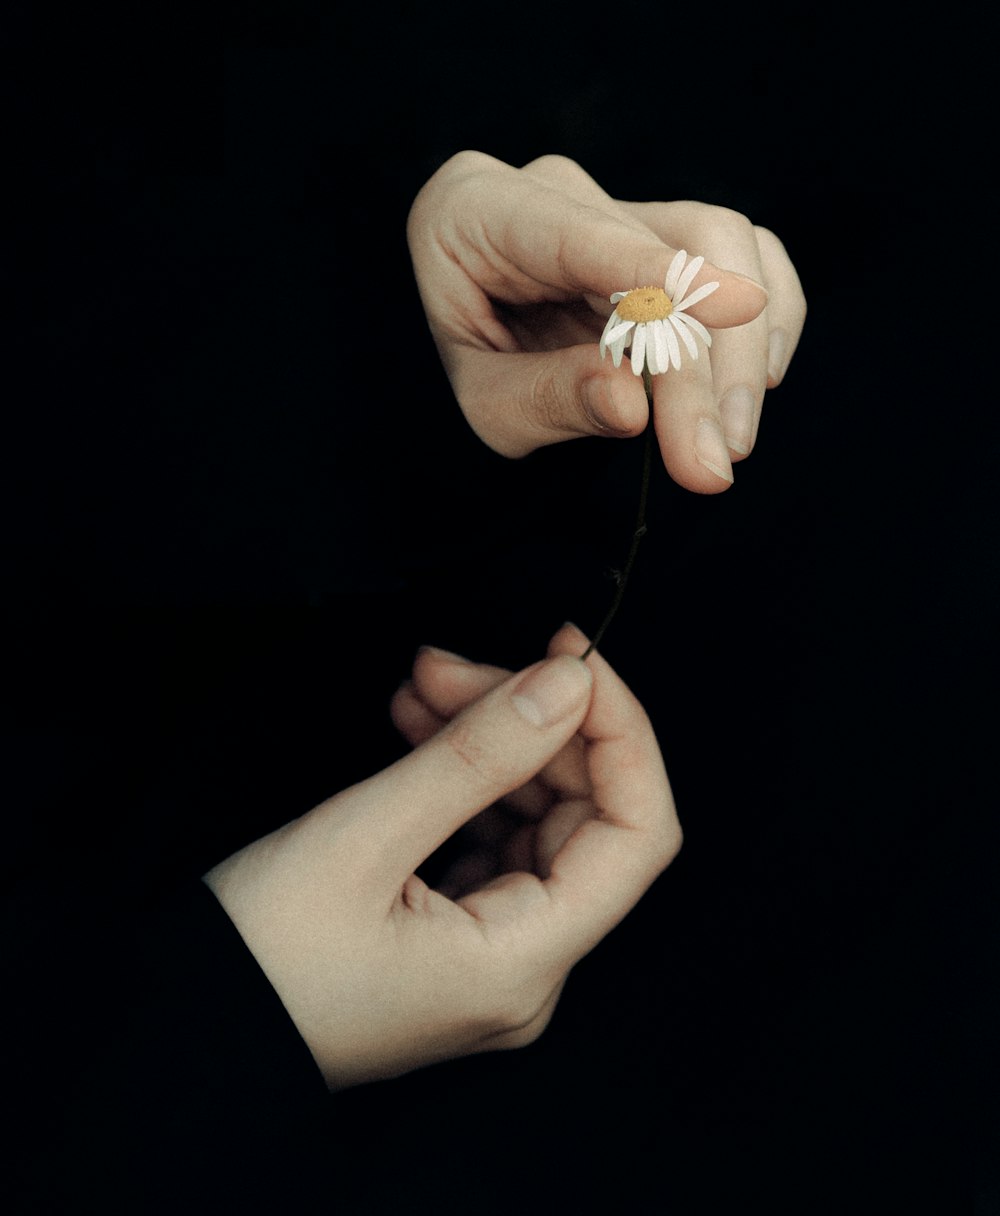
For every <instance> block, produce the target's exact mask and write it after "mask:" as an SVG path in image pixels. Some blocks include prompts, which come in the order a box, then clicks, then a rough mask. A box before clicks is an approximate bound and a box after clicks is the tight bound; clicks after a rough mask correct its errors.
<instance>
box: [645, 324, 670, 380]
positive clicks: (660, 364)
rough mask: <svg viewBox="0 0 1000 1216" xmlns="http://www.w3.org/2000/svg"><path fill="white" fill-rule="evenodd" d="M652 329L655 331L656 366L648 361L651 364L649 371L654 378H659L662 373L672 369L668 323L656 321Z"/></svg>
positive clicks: (654, 351) (654, 350)
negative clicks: (668, 341)
mask: <svg viewBox="0 0 1000 1216" xmlns="http://www.w3.org/2000/svg"><path fill="white" fill-rule="evenodd" d="M650 329H651V330H652V331H653V353H654V357H655V360H656V366H655V367H654V366H653V365H652V360H648V361H649V364H650V367H649V370H650V372H651V373H652V374H653V375H654V376H657V375H659V374H660V372H665V371H669V369H670V347H669V345H668V344H667V329H668V326H667V323H666V321H654V322H653V323H652V325H651V326H650ZM647 358H648V357H647Z"/></svg>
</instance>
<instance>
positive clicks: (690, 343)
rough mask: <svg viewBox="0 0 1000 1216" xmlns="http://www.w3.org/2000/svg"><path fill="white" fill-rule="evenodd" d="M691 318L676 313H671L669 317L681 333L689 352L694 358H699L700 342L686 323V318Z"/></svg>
mask: <svg viewBox="0 0 1000 1216" xmlns="http://www.w3.org/2000/svg"><path fill="white" fill-rule="evenodd" d="M689 319H690V318H687V317H678V316H677V315H676V314H675V313H671V315H670V316H669V317H668V320H669V321H670V322H671V323H672V325H673V328H674V329H675V330H676V331H677V332H678V334H680V336H681V338H682V340H683V342H684V345H685V346H686V347H687V348H688V354H689V355H690V356H691V358H692V359H697V358H698V343H697V342H696V341H695V340H694V335H693V334H692V333H691V331H690V330H689V329H688V327H687V326H686V325H685V324H684V322H685V320H689Z"/></svg>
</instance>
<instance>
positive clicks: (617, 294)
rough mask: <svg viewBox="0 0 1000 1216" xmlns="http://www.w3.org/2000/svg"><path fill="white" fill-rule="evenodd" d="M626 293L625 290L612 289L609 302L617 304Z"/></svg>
mask: <svg viewBox="0 0 1000 1216" xmlns="http://www.w3.org/2000/svg"><path fill="white" fill-rule="evenodd" d="M627 295H628V292H627V291H613V292H612V293H611V303H612V304H617V303H618V301H619V300H624V299H625V297H626V296H627Z"/></svg>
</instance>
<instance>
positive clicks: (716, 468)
mask: <svg viewBox="0 0 1000 1216" xmlns="http://www.w3.org/2000/svg"><path fill="white" fill-rule="evenodd" d="M694 454H695V455H696V456H697V457H698V460H699V461H700V462H701V463H702V464H703V465H704V466H705V468H706V469H708V470H709V472H711V473H714V474H715V475H716V477H721V478H722V480H723V481H728V482H730V484H731V483H732V480H733V469H732V465H731V464H730V463H729V449H728V448H727V447H726V441H725V439H724V438H723V435H722V431H721V430H720V428H719V424H718V423H717V422H715V421H713V420H712V419H711V418H702V419H701V420H700V421H699V423H698V429H697V430H696V431H695V433H694Z"/></svg>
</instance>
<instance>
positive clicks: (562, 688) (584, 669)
mask: <svg viewBox="0 0 1000 1216" xmlns="http://www.w3.org/2000/svg"><path fill="white" fill-rule="evenodd" d="M593 678H594V677H593V676H592V674H591V671H590V668H589V667H588V666H587V664H586V663H581V661H580V660H579V659H578V658H576V657H575V656H573V655H569V654H561V655H559V656H557V657H556V658H554V659H548V660H547V661H546V662H544V663H543V664H542V665H541V666H540V667H536V668H535V669H534V671H530V672H529V673H528V674H527V675H526V676H525V677H524V679H523V680H522V681H521V683H520V684H518V686H517V688H516V689H515V690H514V692H513V693H512V695H511V698H510V699H511V703H512V704H513V706H514V708H515V709H516V710H517V712H518V713H519V714H520V715H521V717H522V718H526V719H527V720H528V721H529V722H530V723H531V725H532V726H551V725H552V724H553V723H555V722H558V721H559V719H560V718H564V717H565V716H566V714H568V713H569V712H570V710H571V709H575V708H576V707H577V706H578V705H579V704H580V702H581V701H582V700H583V698H584V696H585V695H586V693H587V691H588V690H589V688H590V685H591V682H592V680H593Z"/></svg>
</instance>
